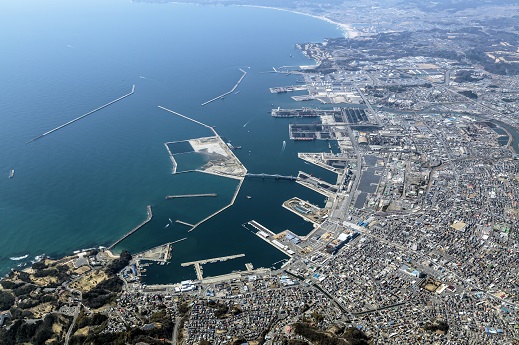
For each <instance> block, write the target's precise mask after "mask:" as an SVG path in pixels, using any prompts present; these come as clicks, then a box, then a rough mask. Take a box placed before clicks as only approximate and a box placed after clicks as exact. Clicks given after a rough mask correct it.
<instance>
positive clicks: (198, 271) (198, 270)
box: [180, 254, 245, 281]
mask: <svg viewBox="0 0 519 345" xmlns="http://www.w3.org/2000/svg"><path fill="white" fill-rule="evenodd" d="M244 256H245V254H237V255H229V256H222V257H218V258H212V259H205V260H198V261H190V262H184V263H181V264H180V266H182V267H187V266H195V271H196V278H197V279H198V280H200V281H202V279H204V271H203V268H202V265H205V264H212V263H215V262H224V261H227V260H232V259H236V258H241V257H244Z"/></svg>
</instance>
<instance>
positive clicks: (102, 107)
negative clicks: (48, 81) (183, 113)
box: [26, 85, 135, 144]
mask: <svg viewBox="0 0 519 345" xmlns="http://www.w3.org/2000/svg"><path fill="white" fill-rule="evenodd" d="M134 92H135V85H133V86H132V91H131V92H130V93H127V94H126V95H124V96H121V97H119V98H117V99H114V100H113V101H111V102H108V103H106V104H103V105H102V106H100V107H98V108H95V109H94V110H92V111H89V112H88V113H86V114H83V115H81V116H79V117H76V118H75V119H73V120H70V121H69V122H66V123H64V124H62V125H60V126H58V127H56V128H53V129H51V130H50V131H48V132H45V133H43V134H41V135H39V136H37V137H35V138H32V139H31V140H29V141H28V142H27V143H26V144H29V143H32V142H33V141H36V140H38V139H41V138H43V137H45V136H47V135H49V134H51V133H54V132H56V131H59V130H60V129H62V128H65V127H67V126H68V125H71V124H73V123H74V122H76V121H79V120H81V119H83V118H85V117H87V116H88V115H92V114H93V113H95V112H97V111H99V110H101V109H104V108H106V107H108V106H110V105H112V104H114V103H117V102H119V101H121V100H123V99H125V98H126V97H129V96H131V95H133V93H134Z"/></svg>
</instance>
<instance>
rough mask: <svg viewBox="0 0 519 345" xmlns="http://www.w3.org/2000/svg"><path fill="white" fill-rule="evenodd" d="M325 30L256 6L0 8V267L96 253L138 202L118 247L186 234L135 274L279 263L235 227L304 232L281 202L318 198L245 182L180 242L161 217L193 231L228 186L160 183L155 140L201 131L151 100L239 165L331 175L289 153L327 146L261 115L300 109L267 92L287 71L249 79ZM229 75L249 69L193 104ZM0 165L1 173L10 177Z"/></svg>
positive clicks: (161, 156) (201, 181)
mask: <svg viewBox="0 0 519 345" xmlns="http://www.w3.org/2000/svg"><path fill="white" fill-rule="evenodd" d="M338 35H340V32H339V31H338V30H337V29H336V27H335V26H333V25H330V24H328V23H325V22H321V21H318V20H316V19H314V18H310V17H305V16H301V15H296V14H292V13H288V12H280V11H272V10H267V9H256V8H244V7H203V6H194V5H180V4H160V5H159V4H143V3H142V4H134V3H131V2H128V1H122V0H121V1H119V0H115V1H110V2H106V1H95V0H94V1H90V0H89V1H86V0H78V1H74V2H70V1H65V0H51V1H45V2H41V1H36V0H27V1H21V2H2V3H1V4H0V42H2V54H0V76H1V79H0V80H1V83H2V93H1V94H0V121H1V126H0V231H1V234H2V241H1V242H0V273H5V272H6V271H7V270H8V269H9V268H10V267H13V266H14V265H16V264H17V263H18V262H15V261H12V260H10V259H9V258H10V257H14V256H21V255H25V254H29V255H30V257H29V258H28V259H27V260H30V259H32V258H33V257H34V256H36V255H39V254H42V253H45V254H47V255H51V256H55V257H58V256H62V255H65V254H69V253H71V252H72V251H73V250H76V249H79V248H86V247H92V246H97V245H105V246H107V245H110V244H111V243H113V242H114V241H115V240H116V239H118V238H119V237H121V235H123V234H124V233H126V232H127V231H128V230H129V229H131V228H133V227H134V226H135V225H137V224H139V223H140V222H142V221H143V220H144V219H145V217H146V205H152V206H153V209H154V218H153V220H152V222H150V223H149V224H148V225H146V226H145V227H144V228H143V229H141V230H140V231H139V232H137V233H136V234H135V235H133V236H132V237H130V238H128V239H127V240H126V241H123V242H122V243H121V244H120V246H118V248H117V249H118V250H121V249H129V250H131V251H133V252H135V251H137V250H141V249H145V247H147V246H150V247H151V246H153V245H157V244H160V243H163V242H164V241H172V240H176V239H178V238H182V237H188V240H186V241H183V242H181V243H179V244H178V245H176V246H175V249H174V254H173V261H172V264H171V265H169V266H160V267H155V266H152V268H151V269H150V270H149V271H150V273H149V274H148V275H149V276H148V279H149V281H152V282H153V281H161V282H167V281H178V280H179V278H183V277H192V276H194V274H193V272H192V269H188V270H184V269H181V268H180V267H179V265H178V263H179V262H183V261H190V260H196V259H203V258H206V257H207V256H219V255H227V254H236V253H245V254H246V257H245V258H243V262H242V261H240V260H242V259H240V260H237V261H236V262H235V263H233V262H228V263H225V264H219V265H218V266H219V267H220V268H218V269H216V268H213V267H211V268H207V270H208V271H211V273H214V274H218V273H224V272H225V271H228V270H231V269H243V268H244V266H243V263H244V262H252V263H253V264H254V265H255V266H269V265H270V264H271V263H273V262H275V261H278V260H280V259H282V258H283V257H284V256H283V255H282V254H281V253H280V252H279V251H277V250H275V249H274V248H272V247H271V246H269V245H267V244H266V243H265V242H263V241H261V240H259V239H257V238H256V237H255V236H254V235H253V234H250V233H248V232H247V231H246V230H245V229H244V228H242V227H241V224H242V223H243V222H245V221H248V220H251V219H256V220H258V221H260V222H261V223H264V224H265V225H266V226H268V227H270V228H271V229H272V230H274V231H282V230H284V229H286V228H290V229H291V230H293V231H294V232H296V233H301V234H305V233H307V232H308V231H309V230H310V229H311V226H310V225H309V223H306V222H304V221H303V220H302V219H301V218H299V217H297V216H295V215H293V214H292V213H290V212H288V211H286V210H284V209H282V208H281V203H282V202H283V201H284V200H286V199H288V198H290V197H292V196H299V197H301V198H303V199H305V200H306V199H307V200H310V201H312V202H314V203H316V204H320V205H322V204H323V201H324V198H323V197H322V196H320V195H319V194H316V193H314V192H311V191H309V190H307V189H305V188H303V187H301V186H299V185H297V184H295V183H290V182H281V181H278V182H275V181H270V182H262V181H245V183H244V184H243V186H242V191H241V192H240V194H239V196H238V198H237V200H236V204H235V205H234V206H233V207H231V208H229V209H228V210H227V211H225V212H223V213H221V214H219V215H218V216H217V217H215V218H213V219H212V220H210V221H209V222H207V223H204V224H203V225H202V226H200V227H199V228H198V229H197V230H196V231H193V232H191V233H189V234H187V233H186V232H187V228H185V227H182V226H180V225H178V226H177V225H175V227H173V226H171V227H170V228H168V229H167V230H168V232H166V231H165V230H166V229H164V225H165V222H164V220H165V219H167V218H170V217H171V218H173V217H175V218H177V219H180V218H181V219H180V220H183V221H188V222H196V221H199V220H201V219H202V218H204V217H206V216H207V215H209V214H211V213H213V212H214V211H215V210H217V209H219V208H221V207H222V206H223V205H225V204H227V203H228V202H229V201H230V199H231V198H232V194H233V192H234V189H235V188H236V181H234V180H228V179H222V178H219V177H215V176H210V175H206V174H201V173H188V174H180V175H175V176H173V175H171V168H172V166H171V161H170V159H169V156H168V153H167V150H166V149H165V147H164V145H163V143H164V142H168V141H179V140H186V139H190V138H195V137H199V136H208V135H212V134H211V132H210V131H209V130H208V129H207V128H204V127H201V126H199V125H196V124H194V123H192V122H189V121H186V120H185V119H181V118H179V117H176V116H174V115H173V114H170V113H168V112H165V111H163V110H161V109H159V108H158V107H157V106H158V105H162V106H164V107H167V108H170V109H172V110H175V111H178V112H180V113H183V114H186V115H188V116H190V117H193V118H196V119H197V120H200V121H202V122H204V123H207V124H209V125H213V126H216V130H217V131H218V132H219V134H221V135H223V136H225V137H226V138H228V139H229V140H231V141H232V143H233V144H234V145H241V146H242V147H243V148H242V150H237V151H235V152H236V154H237V156H238V158H239V159H240V160H241V161H242V162H243V164H244V165H245V166H246V168H247V169H248V170H249V171H250V172H266V173H280V174H288V175H295V174H297V171H298V170H305V171H307V172H310V173H313V174H316V175H319V176H320V177H322V178H324V179H326V180H329V181H334V179H335V175H334V174H332V173H329V172H326V171H324V170H322V169H319V168H317V167H314V166H310V165H305V164H304V163H303V162H302V161H300V160H299V159H298V158H297V152H299V151H308V152H311V151H319V150H322V149H324V148H325V147H326V146H327V145H326V143H319V142H311V143H299V142H291V141H290V140H289V138H288V124H289V123H291V122H297V121H301V120H296V119H291V120H286V119H273V118H271V117H270V115H269V114H268V112H269V111H270V109H271V108H272V107H273V106H275V107H277V106H281V107H296V106H300V104H295V103H294V102H293V101H292V100H291V99H290V97H289V95H272V94H270V93H269V90H268V88H269V87H272V86H282V85H290V84H293V83H295V79H296V78H295V77H292V76H285V75H274V74H271V73H262V72H265V71H269V70H272V67H273V66H282V65H299V64H309V63H312V62H311V61H308V60H307V59H306V58H305V57H304V56H302V55H301V54H300V53H299V52H298V51H297V50H296V49H295V48H294V44H295V43H298V42H308V41H321V40H323V39H324V38H325V37H335V36H338ZM290 55H293V57H290ZM249 67H250V68H249ZM238 68H243V69H245V70H246V71H247V72H248V75H247V76H246V77H245V79H244V80H243V82H242V84H241V85H240V86H239V88H238V89H237V90H239V91H240V93H239V94H231V95H229V96H227V97H226V98H225V99H223V100H219V101H217V102H213V103H211V104H209V105H207V106H205V107H202V106H201V103H203V102H205V101H207V100H209V99H211V98H213V97H216V96H218V95H219V94H222V93H224V92H227V91H228V90H230V89H231V88H232V86H233V85H234V84H235V83H236V81H237V80H238V78H239V77H240V76H241V72H240V71H239V70H238ZM134 84H135V85H136V90H135V94H134V95H132V96H130V97H128V98H126V99H124V100H122V101H120V102H118V103H116V104H113V105H111V106H109V107H107V108H105V109H103V110H101V111H99V112H96V113H94V114H92V115H90V116H89V117H86V118H84V119H82V120H80V121H79V122H76V123H74V124H72V125H70V126H68V127H66V128H64V129H62V130H59V131H57V132H55V133H52V134H50V135H48V136H46V137H44V138H42V139H40V140H37V141H35V142H33V143H30V144H26V142H27V141H29V140H30V139H32V138H34V137H36V136H38V135H40V134H42V133H44V132H47V131H48V130H50V129H52V128H54V127H56V126H58V125H60V124H62V123H65V122H67V121H69V120H71V119H73V118H75V117H77V116H79V115H81V114H84V113H86V112H88V111H90V110H93V109H94V108H97V107H99V106H101V105H102V104H105V103H107V102H109V101H111V100H113V99H115V98H118V97H120V96H122V95H124V94H126V93H128V92H130V90H131V87H132V85H134ZM283 140H285V141H286V142H287V144H286V148H285V150H284V151H282V142H283ZM188 163H189V162H188ZM200 163H203V160H202V159H198V160H195V161H192V162H191V163H189V164H187V165H188V166H196V165H197V164H200ZM10 169H15V170H16V173H15V177H14V178H12V179H9V178H8V175H9V171H10ZM216 191H217V192H218V197H217V198H207V199H204V200H201V199H197V200H185V199H184V200H181V201H179V200H174V201H173V200H165V199H164V196H165V195H167V194H175V193H177V192H182V193H184V192H185V193H213V192H216ZM246 195H252V196H253V198H252V199H247V198H246V197H245V196H246ZM215 267H216V266H215ZM207 270H206V272H207Z"/></svg>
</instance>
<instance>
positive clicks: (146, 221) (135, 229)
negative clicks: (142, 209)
mask: <svg viewBox="0 0 519 345" xmlns="http://www.w3.org/2000/svg"><path fill="white" fill-rule="evenodd" d="M147 212H148V216H147V217H146V220H145V221H144V222H142V223H141V224H139V225H137V226H136V227H135V228H133V229H132V230H130V231H128V232H127V233H126V234H125V235H124V236H123V237H121V238H120V239H118V240H117V241H115V242H114V244H112V245H111V246H110V247H108V249H110V250H112V248H113V247H115V246H116V245H118V244H119V243H121V242H122V241H123V240H124V239H126V238H127V237H128V236H130V235H131V234H133V233H134V232H136V231H137V230H139V229H140V228H142V227H143V226H144V225H146V224H147V223H149V221H150V220H151V218H153V213H152V212H151V205H148V206H147Z"/></svg>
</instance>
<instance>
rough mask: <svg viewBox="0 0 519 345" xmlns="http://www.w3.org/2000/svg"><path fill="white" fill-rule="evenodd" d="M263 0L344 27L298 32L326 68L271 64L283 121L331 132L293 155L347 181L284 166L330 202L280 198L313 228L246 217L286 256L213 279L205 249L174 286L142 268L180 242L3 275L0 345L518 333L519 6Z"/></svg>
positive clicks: (516, 338) (85, 254)
mask: <svg viewBox="0 0 519 345" xmlns="http://www.w3.org/2000/svg"><path fill="white" fill-rule="evenodd" d="M189 2H196V1H189ZM200 3H204V4H217V3H218V4H234V5H240V4H244V5H257V4H255V3H254V2H253V1H243V2H242V1H200ZM267 3H269V5H268V6H272V7H281V8H285V9H288V10H293V11H298V12H302V13H307V14H311V15H314V16H318V17H325V18H328V19H329V20H331V21H333V22H336V23H337V24H341V26H342V27H343V28H344V30H345V37H341V38H333V39H328V40H326V41H325V42H321V43H304V42H301V43H298V45H297V46H298V48H299V49H300V50H301V51H302V53H303V54H305V55H307V56H308V57H309V58H310V59H312V60H315V65H311V66H301V67H299V68H291V69H287V68H281V67H274V68H273V71H272V73H282V74H289V75H297V78H298V79H297V80H298V83H297V84H294V85H272V88H271V89H270V92H272V93H279V94H283V95H284V96H285V97H288V96H290V95H292V94H293V96H292V98H293V99H294V101H296V102H300V103H295V104H301V105H300V106H298V107H297V108H293V109H283V108H277V107H274V108H273V109H272V112H271V116H273V117H283V118H287V117H293V118H298V119H299V118H306V117H308V118H313V119H314V121H312V123H308V124H307V123H291V124H290V125H289V128H288V130H289V133H290V139H291V140H294V141H311V140H326V141H327V142H328V143H329V144H328V147H329V151H327V152H320V153H305V152H301V153H299V158H300V159H302V160H304V161H306V162H307V163H308V164H313V165H317V166H319V167H321V168H323V169H327V170H329V171H332V172H334V173H335V174H336V175H337V181H336V183H335V184H333V183H330V182H325V181H323V180H320V179H318V178H317V177H314V176H312V175H310V174H307V173H305V172H303V171H300V172H298V173H297V176H280V175H277V176H276V178H280V179H284V178H286V179H289V180H292V181H295V183H300V184H301V185H303V186H306V187H308V188H310V189H312V190H314V191H316V192H318V193H320V194H322V195H323V197H324V198H326V206H325V207H324V208H320V207H318V206H315V205H312V204H311V203H309V202H306V201H304V200H301V199H299V198H298V197H297V196H294V198H292V199H290V200H287V201H286V202H285V203H284V204H283V205H282V206H283V207H284V208H286V212H293V213H295V214H297V215H298V216H300V217H302V218H304V219H305V220H307V221H308V222H311V223H313V225H314V227H313V230H312V231H311V232H310V233H309V234H307V235H306V236H298V235H296V234H294V233H292V232H291V231H288V230H287V231H283V232H281V233H274V232H272V231H271V230H269V229H268V228H267V227H265V226H264V225H262V224H260V223H259V222H257V221H255V220H250V221H249V222H248V223H246V224H243V227H245V228H247V229H249V230H251V231H253V232H254V233H255V234H256V235H257V240H258V241H266V242H267V243H269V244H271V245H272V246H273V247H275V248H276V249H278V250H280V251H282V252H283V253H284V254H286V256H287V258H288V260H287V261H286V262H285V263H284V264H283V266H282V267H281V268H280V269H271V268H254V267H253V266H252V265H249V266H248V267H247V270H244V271H241V272H232V273H229V274H227V275H223V276H218V277H204V276H203V269H202V266H203V265H204V264H206V262H205V261H204V262H195V263H189V264H190V265H191V264H192V265H193V266H194V268H195V269H196V270H197V276H198V279H197V280H189V281H182V282H178V283H177V284H173V285H146V284H143V283H142V282H141V281H140V279H139V276H140V274H141V271H142V270H143V269H144V268H145V267H146V265H147V263H148V262H159V263H166V262H167V261H168V259H169V256H170V255H171V245H170V244H165V245H163V246H160V247H157V248H153V249H150V250H148V251H146V252H143V253H138V254H134V253H132V254H133V255H132V254H130V253H128V252H123V253H122V254H121V255H120V256H119V255H113V254H112V253H111V251H110V250H109V249H107V248H100V249H88V250H83V251H78V252H76V253H74V254H73V255H71V256H69V257H65V258H62V259H59V260H52V259H50V258H44V259H43V260H42V261H40V262H37V263H35V264H34V265H33V267H32V268H28V269H24V270H21V271H19V270H13V271H12V272H11V273H10V274H9V275H8V276H7V277H5V278H4V279H3V280H2V281H1V282H0V284H1V288H0V312H1V313H0V326H1V328H0V344H17V343H38V344H44V343H45V344H62V343H65V344H109V343H113V344H163V343H169V344H244V343H249V344H292V345H303V344H345V345H347V344H519V310H518V308H519V267H518V262H519V242H518V240H519V238H518V233H517V230H518V225H519V224H518V217H519V204H518V203H519V160H518V159H519V156H518V154H519V148H518V144H519V133H518V130H519V119H518V118H517V116H516V113H517V111H519V96H518V95H519V26H518V25H517V23H518V22H517V11H518V9H519V7H518V6H515V5H513V3H514V2H513V1H510V2H509V3H510V4H508V1H485V2H484V1H475V2H471V3H470V5H468V4H467V3H466V2H459V1H438V2H429V1H426V2H420V1H408V2H406V4H405V5H404V4H400V2H397V1H394V3H393V2H392V1H387V2H383V3H382V2H381V3H380V4H379V3H378V2H376V1H358V2H355V3H354V4H353V3H352V2H348V1H345V2H343V1H333V2H331V3H329V4H320V3H318V2H313V1H310V2H309V4H308V3H299V2H294V1H287V2H286V4H285V3H284V2H280V1H270V2H267ZM352 18H353V20H354V22H352ZM285 94H287V95H285ZM281 96H282V95H280V97H281ZM309 100H316V101H319V103H318V104H319V106H305V103H304V102H305V101H309ZM312 104H316V103H315V102H314V103H312ZM266 116H267V115H266ZM280 125H282V124H280ZM215 133H216V132H215ZM214 140H217V139H214ZM224 146H225V145H224ZM224 149H225V152H226V155H228V156H229V157H230V156H231V155H232V151H230V150H227V148H225V147H224V148H223V149H222V150H224ZM229 159H230V160H232V163H233V164H238V163H236V160H237V159H236V160H234V158H232V157H231V158H229ZM233 169H234V166H233ZM236 171H239V172H240V174H241V173H243V174H245V171H246V170H245V169H240V168H238V169H237V170H236ZM243 174H241V175H240V176H241V177H243V176H242V175H243ZM287 183H291V182H287ZM220 259H223V260H226V259H232V258H231V257H228V258H220ZM215 260H217V259H215ZM206 261H207V262H210V260H206Z"/></svg>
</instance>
